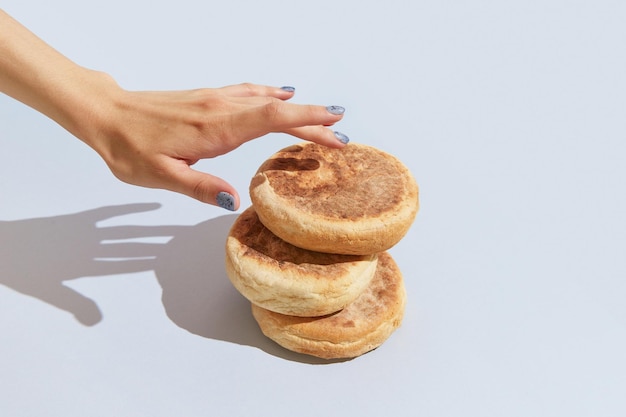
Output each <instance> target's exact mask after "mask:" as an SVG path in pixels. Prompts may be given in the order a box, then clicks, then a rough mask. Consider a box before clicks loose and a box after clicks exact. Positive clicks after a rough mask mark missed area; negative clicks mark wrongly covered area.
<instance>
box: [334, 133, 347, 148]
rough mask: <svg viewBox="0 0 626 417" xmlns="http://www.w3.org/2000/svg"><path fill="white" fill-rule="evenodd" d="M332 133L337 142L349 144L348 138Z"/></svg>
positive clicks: (341, 134)
mask: <svg viewBox="0 0 626 417" xmlns="http://www.w3.org/2000/svg"><path fill="white" fill-rule="evenodd" d="M333 133H334V134H335V137H336V138H337V140H339V142H341V143H343V144H344V145H345V144H347V143H348V142H350V138H349V137H347V136H346V135H344V134H343V133H341V132H333Z"/></svg>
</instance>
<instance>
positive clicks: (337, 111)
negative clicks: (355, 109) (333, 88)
mask: <svg viewBox="0 0 626 417" xmlns="http://www.w3.org/2000/svg"><path fill="white" fill-rule="evenodd" d="M326 110H328V113H331V114H337V115H339V114H343V113H344V112H345V111H346V109H344V108H343V107H341V106H328V107H326Z"/></svg>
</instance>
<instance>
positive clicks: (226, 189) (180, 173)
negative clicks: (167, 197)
mask: <svg viewBox="0 0 626 417" xmlns="http://www.w3.org/2000/svg"><path fill="white" fill-rule="evenodd" d="M170 180H171V183H170V185H169V186H168V188H169V189H170V190H172V191H175V192H178V193H181V194H185V195H187V196H189V197H191V198H195V199H196V200H198V201H201V202H203V203H207V204H211V205H214V206H218V207H222V208H224V209H226V210H230V211H236V210H237V209H239V194H238V193H237V190H235V188H233V186H231V185H230V184H229V183H227V182H226V181H224V180H223V179H221V178H219V177H216V176H213V175H211V174H207V173H204V172H199V171H196V170H194V169H192V168H190V167H189V166H187V165H186V164H185V165H184V167H182V168H181V169H178V170H176V171H174V172H173V173H172V175H171V177H170Z"/></svg>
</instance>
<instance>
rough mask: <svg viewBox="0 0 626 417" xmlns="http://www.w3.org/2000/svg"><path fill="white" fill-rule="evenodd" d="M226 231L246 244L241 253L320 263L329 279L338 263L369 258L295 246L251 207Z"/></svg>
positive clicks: (281, 262) (274, 260)
mask: <svg viewBox="0 0 626 417" xmlns="http://www.w3.org/2000/svg"><path fill="white" fill-rule="evenodd" d="M230 235H231V236H232V237H233V238H235V239H237V240H238V241H239V242H241V244H242V245H243V246H244V247H245V248H246V249H245V254H244V255H245V256H250V257H256V258H262V259H263V262H270V263H278V265H279V266H284V264H296V265H302V264H307V268H312V269H315V267H316V266H324V268H323V270H324V271H325V272H324V278H325V279H332V275H333V271H335V272H337V271H338V270H339V269H341V268H343V266H342V263H346V262H355V261H361V260H365V259H369V258H370V257H369V256H359V255H337V254H328V253H321V252H314V251H309V250H306V249H301V248H298V247H295V246H293V245H291V244H289V243H287V242H285V241H283V240H282V239H279V238H278V237H277V236H276V235H274V234H273V233H272V232H270V231H269V230H268V229H267V228H266V227H265V226H263V224H262V223H261V221H260V220H259V217H258V216H257V214H256V212H255V211H254V209H253V208H252V207H250V208H248V209H247V210H245V211H244V212H243V213H242V214H241V215H240V216H239V218H238V219H237V221H236V223H235V224H234V225H233V227H232V230H231V232H230ZM320 273H321V271H320Z"/></svg>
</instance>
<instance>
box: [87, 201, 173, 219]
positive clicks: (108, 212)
mask: <svg viewBox="0 0 626 417" xmlns="http://www.w3.org/2000/svg"><path fill="white" fill-rule="evenodd" d="M160 207H161V204H159V203H137V204H123V205H119V206H104V207H99V208H95V209H91V210H86V211H83V212H81V213H78V214H79V215H80V216H83V217H85V218H86V219H87V221H88V222H90V223H96V222H99V221H102V220H106V219H110V218H113V217H118V216H124V215H127V214H134V213H141V212H144V211H151V210H156V209H158V208H160Z"/></svg>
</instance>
